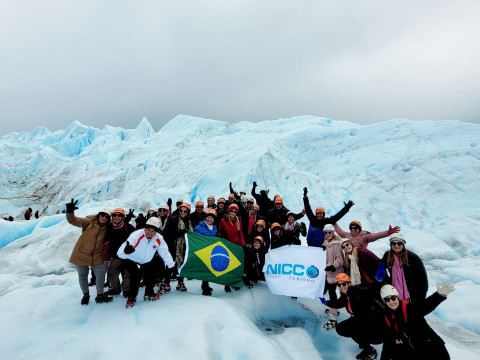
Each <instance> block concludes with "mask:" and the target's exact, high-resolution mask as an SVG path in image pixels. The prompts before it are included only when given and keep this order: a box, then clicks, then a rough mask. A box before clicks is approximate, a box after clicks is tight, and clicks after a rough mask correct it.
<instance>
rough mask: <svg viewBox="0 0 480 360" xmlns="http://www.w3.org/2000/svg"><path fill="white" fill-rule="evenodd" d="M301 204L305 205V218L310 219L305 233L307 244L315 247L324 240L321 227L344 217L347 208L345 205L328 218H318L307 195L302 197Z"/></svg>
mask: <svg viewBox="0 0 480 360" xmlns="http://www.w3.org/2000/svg"><path fill="white" fill-rule="evenodd" d="M303 205H304V207H305V212H306V214H307V218H308V220H309V221H310V226H309V228H308V233H307V244H308V245H309V246H317V247H318V246H321V245H322V244H323V241H324V237H325V234H324V233H323V227H324V226H325V225H327V224H335V223H336V222H337V221H339V220H340V219H341V218H342V217H344V216H345V214H346V213H347V212H348V210H349V208H348V206H347V205H345V206H344V207H343V209H342V210H340V211H339V212H338V213H336V214H335V215H333V216H331V217H329V218H323V219H318V218H317V217H316V216H315V214H314V213H313V211H312V208H311V207H310V202H309V200H308V197H307V196H304V197H303Z"/></svg>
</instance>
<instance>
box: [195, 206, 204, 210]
mask: <svg viewBox="0 0 480 360" xmlns="http://www.w3.org/2000/svg"><path fill="white" fill-rule="evenodd" d="M195 209H203V206H195Z"/></svg>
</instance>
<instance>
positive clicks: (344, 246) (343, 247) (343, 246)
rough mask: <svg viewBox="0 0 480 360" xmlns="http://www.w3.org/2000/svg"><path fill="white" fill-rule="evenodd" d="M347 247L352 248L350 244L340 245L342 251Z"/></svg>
mask: <svg viewBox="0 0 480 360" xmlns="http://www.w3.org/2000/svg"><path fill="white" fill-rule="evenodd" d="M347 246H352V244H345V245H342V249H345V248H346V247H347Z"/></svg>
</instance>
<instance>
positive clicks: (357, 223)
mask: <svg viewBox="0 0 480 360" xmlns="http://www.w3.org/2000/svg"><path fill="white" fill-rule="evenodd" d="M350 225H357V226H358V227H359V228H360V230H362V223H361V222H360V221H358V220H352V222H351V223H350ZM350 225H348V227H350Z"/></svg>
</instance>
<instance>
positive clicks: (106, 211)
mask: <svg viewBox="0 0 480 360" xmlns="http://www.w3.org/2000/svg"><path fill="white" fill-rule="evenodd" d="M98 213H99V214H100V213H105V214H107V215H109V216H111V215H112V214H111V211H110V209H107V208H103V209H101V210H100V211H99V212H98Z"/></svg>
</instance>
